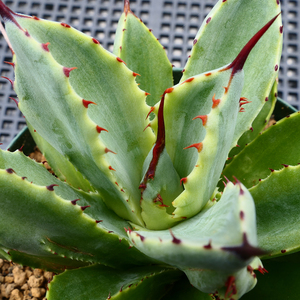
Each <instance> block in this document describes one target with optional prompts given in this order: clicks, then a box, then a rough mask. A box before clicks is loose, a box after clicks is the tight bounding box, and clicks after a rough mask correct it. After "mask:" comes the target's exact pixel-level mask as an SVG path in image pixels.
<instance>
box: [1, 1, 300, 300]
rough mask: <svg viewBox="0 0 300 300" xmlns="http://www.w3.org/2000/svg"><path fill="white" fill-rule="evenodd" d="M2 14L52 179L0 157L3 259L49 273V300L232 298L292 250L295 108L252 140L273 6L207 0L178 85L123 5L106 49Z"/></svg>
mask: <svg viewBox="0 0 300 300" xmlns="http://www.w3.org/2000/svg"><path fill="white" fill-rule="evenodd" d="M0 13H1V15H2V18H3V20H4V22H5V30H4V29H3V30H2V32H3V34H4V36H5V38H6V39H7V41H8V43H9V46H10V48H11V50H12V52H13V62H12V63H10V64H11V65H12V66H13V68H14V71H15V79H14V80H13V81H11V82H12V84H13V87H14V90H15V91H16V93H17V95H18V101H17V102H18V107H19V108H20V110H21V111H22V113H23V114H24V115H25V117H26V121H27V124H28V127H29V129H30V132H31V134H32V136H33V138H34V140H35V142H36V144H37V145H38V147H39V149H41V151H42V153H43V154H44V155H45V157H46V159H47V161H48V163H49V164H50V166H51V168H52V170H53V171H54V173H55V175H56V177H54V176H53V175H52V174H50V173H49V172H48V171H47V170H46V168H45V167H44V166H43V164H39V163H36V162H35V161H33V160H31V159H29V158H28V157H26V156H25V155H24V154H23V153H22V152H21V151H16V152H9V151H1V152H0V154H1V156H0V167H1V170H0V192H1V197H0V254H1V256H2V257H4V258H6V259H8V260H12V261H15V262H18V263H21V264H24V265H30V266H32V267H39V268H43V269H47V270H51V271H54V272H56V273H57V274H59V275H57V276H55V278H54V280H53V281H52V282H51V283H50V285H49V291H48V292H47V296H46V297H47V299H48V300H55V299H120V300H121V299H164V300H167V299H184V298H189V299H212V298H214V299H239V298H240V297H241V296H242V295H244V294H245V293H247V292H248V291H249V290H251V289H252V288H253V287H254V286H255V284H256V281H257V279H256V274H255V273H254V270H259V271H261V272H262V273H264V272H266V271H267V270H266V268H265V267H264V266H263V264H262V262H261V260H260V258H272V257H274V256H279V255H284V256H285V255H286V254H288V253H292V252H296V251H297V250H298V249H299V230H298V228H299V222H300V221H299V218H297V212H298V211H299V208H298V207H299V205H298V199H299V196H298V195H299V191H298V190H299V186H300V185H299V184H297V179H296V178H297V177H299V174H300V173H299V172H300V171H299V166H298V165H297V163H298V162H299V161H300V160H299V151H298V149H299V146H300V145H299V141H300V138H299V133H298V132H297V130H296V129H295V128H297V126H298V128H299V114H297V113H295V114H294V115H291V116H289V118H285V119H284V120H282V121H280V122H278V124H276V126H272V127H271V128H269V129H268V130H266V131H264V132H263V133H262V134H259V133H260V132H261V131H262V130H263V127H264V126H265V120H268V119H269V118H270V116H271V113H272V111H273V108H274V105H275V102H276V77H277V74H278V69H279V61H280V56H281V47H282V31H283V29H282V24H281V16H280V4H279V1H276V0H264V1H262V0H252V1H249V0H227V1H226V0H220V1H219V2H218V3H217V4H216V6H215V7H214V8H213V10H212V11H211V12H210V13H209V15H208V16H207V17H206V18H205V20H204V22H203V24H202V26H201V27H200V30H199V32H198V34H197V36H196V38H195V40H194V45H193V48H192V52H191V55H190V57H189V59H188V61H187V63H186V66H185V68H184V70H183V75H182V78H181V80H180V82H179V83H178V84H176V85H174V83H173V77H172V65H171V63H170V62H169V60H168V59H167V56H166V53H165V50H164V49H163V47H162V46H161V45H160V43H159V42H158V41H157V39H156V38H155V37H154V35H153V33H152V32H151V30H149V29H148V28H147V27H146V26H145V25H144V24H143V22H142V21H141V20H140V19H139V18H138V17H136V16H135V15H134V13H133V12H132V11H131V9H130V6H129V1H128V0H125V2H124V12H123V14H122V16H121V18H120V20H119V24H118V28H117V32H116V39H115V44H114V50H113V54H112V53H110V52H108V51H107V50H105V49H104V48H103V47H102V46H101V45H100V43H99V41H98V40H96V39H95V38H91V37H89V36H87V35H85V34H83V33H81V32H79V31H77V30H76V29H74V28H72V27H71V26H69V25H67V24H65V23H57V22H52V21H48V20H42V19H39V18H37V17H29V16H25V15H21V14H16V13H14V12H12V11H11V10H10V9H9V8H7V7H6V6H5V5H4V4H3V3H2V2H1V4H0ZM237 144H239V145H240V147H238V148H237V147H236V145H237ZM246 144H248V145H247V146H246ZM230 151H231V153H230ZM229 153H230V154H229ZM233 155H235V156H234V158H233V159H232V160H230V161H227V159H228V157H229V156H230V157H232V156H233ZM283 164H284V166H283ZM224 165H225V168H224ZM270 169H271V170H270ZM222 172H223V173H222ZM221 174H223V175H221ZM221 176H223V177H222V178H221V179H220V177H221ZM227 178H228V179H227ZM259 179H263V180H261V181H259ZM223 181H224V182H225V184H223ZM231 181H233V182H234V183H232V182H231ZM224 186H225V187H224ZM248 189H249V190H248ZM291 211H293V213H290V212H291ZM8 224H10V225H8ZM12 225H13V226H12ZM259 257H260V258H259ZM275 273H276V272H275ZM268 276H269V274H268ZM261 277H262V276H261ZM265 277H266V276H265ZM270 278H271V279H272V278H273V279H274V278H275V279H274V280H275V281H276V278H277V277H276V276H275V277H272V276H271V277H270ZM273 279H272V280H273ZM275 290H276V289H274V291H275ZM254 292H255V289H254ZM251 293H252V292H251ZM251 293H250V295H251Z"/></svg>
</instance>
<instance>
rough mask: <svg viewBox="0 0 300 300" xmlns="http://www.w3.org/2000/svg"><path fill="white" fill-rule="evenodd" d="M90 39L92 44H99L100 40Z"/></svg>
mask: <svg viewBox="0 0 300 300" xmlns="http://www.w3.org/2000/svg"><path fill="white" fill-rule="evenodd" d="M92 41H93V43H94V44H97V45H99V44H100V42H99V41H98V40H96V39H95V38H92Z"/></svg>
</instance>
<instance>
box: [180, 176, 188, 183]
mask: <svg viewBox="0 0 300 300" xmlns="http://www.w3.org/2000/svg"><path fill="white" fill-rule="evenodd" d="M186 183H187V177H183V178H181V179H180V185H182V184H186Z"/></svg>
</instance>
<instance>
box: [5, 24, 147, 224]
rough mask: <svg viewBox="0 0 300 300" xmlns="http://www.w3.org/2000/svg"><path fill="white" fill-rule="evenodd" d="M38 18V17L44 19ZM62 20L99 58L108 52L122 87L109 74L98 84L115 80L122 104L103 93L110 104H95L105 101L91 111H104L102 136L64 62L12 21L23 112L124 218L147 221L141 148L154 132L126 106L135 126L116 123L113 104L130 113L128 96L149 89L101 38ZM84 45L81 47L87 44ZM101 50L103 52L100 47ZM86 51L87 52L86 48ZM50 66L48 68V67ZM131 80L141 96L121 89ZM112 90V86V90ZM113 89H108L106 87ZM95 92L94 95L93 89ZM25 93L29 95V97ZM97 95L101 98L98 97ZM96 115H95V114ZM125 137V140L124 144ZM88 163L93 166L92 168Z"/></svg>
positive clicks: (109, 62) (19, 92) (102, 112)
mask: <svg viewBox="0 0 300 300" xmlns="http://www.w3.org/2000/svg"><path fill="white" fill-rule="evenodd" d="M22 19H28V18H22ZM34 21H36V22H39V21H41V20H38V21H37V20H34ZM52 23H54V22H52ZM52 23H51V24H52ZM57 26H60V27H58V28H59V29H60V30H61V29H63V30H69V31H74V34H75V36H76V37H77V35H80V36H79V37H77V39H78V38H81V39H83V40H84V41H85V43H88V44H89V51H90V52H91V53H92V54H94V56H96V57H97V58H98V59H99V57H101V56H100V55H101V54H102V55H103V56H104V55H105V56H104V57H105V59H104V61H105V62H106V63H107V64H109V65H110V69H113V70H114V72H117V73H118V76H117V77H119V78H120V80H121V81H122V83H120V86H119V87H117V86H116V82H114V81H112V79H110V82H111V83H110V84H108V82H105V80H101V79H100V82H99V84H96V86H97V88H98V89H99V87H101V86H105V89H107V88H108V87H109V86H111V85H113V86H114V88H113V87H111V90H112V91H114V92H115V95H119V100H120V101H122V103H120V101H119V103H118V105H117V103H116V102H113V101H112V100H111V99H110V100H109V101H107V100H106V99H105V97H103V98H101V99H102V101H105V103H106V104H107V105H106V109H104V108H105V104H104V105H100V103H98V104H99V105H94V107H101V110H102V111H101V113H100V112H99V109H97V111H94V112H93V114H92V116H94V117H95V118H98V117H97V116H96V113H98V114H101V116H102V117H103V118H102V119H101V120H102V122H101V125H102V126H105V127H106V128H107V130H108V131H110V132H109V133H106V132H104V133H102V134H101V133H100V135H101V137H103V138H102V140H100V139H99V137H98V136H99V132H101V131H102V129H103V128H102V127H98V125H99V123H94V122H93V121H91V120H90V118H89V116H88V115H87V111H86V110H87V109H86V108H85V106H84V105H83V102H82V98H81V97H80V96H79V95H77V94H76V92H75V91H74V90H73V88H72V86H71V85H70V84H69V78H68V77H67V76H65V74H64V72H63V67H62V66H61V65H60V64H58V63H56V62H55V60H54V58H53V57H52V55H51V53H50V52H48V51H45V50H44V49H43V48H42V47H41V44H40V43H38V42H36V41H35V40H34V39H33V38H32V37H28V36H26V34H24V31H23V30H20V29H19V28H18V27H17V26H16V25H15V24H14V23H12V22H8V23H7V31H8V32H9V33H10V35H11V38H10V39H11V43H12V44H13V45H14V44H15V48H14V51H15V53H16V59H17V63H16V67H15V69H16V82H15V89H16V91H17V93H18V95H19V98H20V104H19V107H20V109H21V110H22V111H23V113H24V114H26V116H27V119H28V121H29V123H30V124H31V125H32V126H33V127H34V128H35V129H36V130H37V132H38V133H39V134H40V135H41V136H42V137H43V138H45V139H46V140H47V141H51V144H52V145H53V147H54V148H56V149H57V150H58V151H59V152H61V153H62V154H64V155H65V156H66V157H68V159H69V160H70V162H71V163H72V164H74V166H75V167H76V168H77V169H78V170H79V171H80V172H81V173H82V174H83V175H84V176H85V177H86V178H87V179H88V180H89V181H90V183H91V184H92V185H93V186H94V187H95V188H97V189H98V190H100V192H101V193H102V196H103V199H104V200H105V201H106V203H107V205H108V206H109V207H112V208H113V209H114V210H115V211H116V212H117V213H118V214H119V215H121V216H122V217H124V218H125V219H130V220H131V221H134V222H135V223H137V224H142V223H141V222H142V221H141V219H140V216H139V198H140V192H139V190H138V184H139V180H140V169H141V168H142V162H143V160H144V157H143V154H141V152H142V151H140V147H139V144H140V145H142V146H141V148H147V146H151V144H150V143H151V133H149V131H148V133H149V134H150V138H149V134H147V133H146V132H143V131H142V129H144V127H145V126H144V125H145V120H144V117H143V115H142V114H139V118H136V115H135V116H131V117H130V116H128V115H127V114H126V115H125V112H124V113H123V112H122V113H120V115H123V117H124V118H125V116H126V120H127V121H126V122H127V125H128V126H130V128H135V129H132V130H131V129H129V128H127V126H126V125H125V124H126V122H125V121H124V122H123V121H122V118H119V121H120V122H121V123H122V124H121V125H119V126H118V127H117V128H116V124H114V123H112V120H111V118H110V117H109V115H110V112H109V110H110V109H112V110H115V109H122V108H124V110H125V111H126V110H127V112H128V113H133V112H130V108H129V103H126V100H129V99H130V100H132V99H135V101H138V100H139V102H140V103H141V105H142V102H143V99H144V97H145V95H144V93H143V92H142V91H141V90H139V89H138V88H137V86H136V83H135V82H134V76H132V72H131V71H129V70H128V69H127V68H126V67H125V65H124V64H123V63H121V62H119V61H118V60H117V59H116V57H114V56H113V55H111V54H108V52H105V53H102V52H104V50H102V48H101V47H100V46H99V45H98V44H95V43H94V42H93V41H92V40H91V39H90V38H88V37H86V36H84V35H83V34H78V33H77V32H76V31H75V30H73V29H71V28H65V27H64V26H61V25H60V24H59V23H55V24H53V26H52V27H55V28H54V29H57V28H56V27H57ZM52 30H53V29H52ZM49 31H50V30H49ZM68 34H69V33H68ZM65 35H66V34H65ZM63 37H64V36H63V35H62V38H63ZM21 41H23V43H25V44H26V45H27V46H25V47H23V46H20V45H19V42H21ZM28 42H29V43H28ZM65 42H66V41H65ZM82 43H83V42H82ZM21 44H22V42H21ZM80 50H81V52H82V51H83V50H84V49H80ZM98 51H99V52H100V53H98ZM81 54H82V55H83V53H81ZM85 55H86V53H85ZM103 56H102V57H103ZM18 57H19V58H20V61H19V60H18ZM36 57H40V63H36V64H34V66H32V65H31V63H30V61H34V59H35V58H36ZM72 57H74V55H72ZM46 66H47V68H45V67H46ZM93 67H94V68H95V65H93ZM98 67H99V66H98ZM28 69H31V72H30V73H28V72H27V70H28ZM33 70H34V71H33ZM32 72H33V73H32ZM73 72H75V71H73ZM95 72H96V70H94V71H93V72H91V74H94V75H95ZM124 73H125V74H124ZM50 74H51V75H50ZM94 75H93V76H94ZM122 75H123V76H122ZM41 78H43V79H44V80H43V81H42V82H41V80H40V79H41ZM110 78H111V77H110ZM125 78H127V79H128V82H127V83H126V82H125V81H126V80H125ZM80 84H81V85H82V84H83V83H82V82H80ZM33 85H37V86H39V89H37V90H36V91H35V92H34V93H33V90H32V88H30V87H32V86H33ZM77 85H78V84H77V83H76V86H77ZM129 86H131V87H132V89H133V90H134V87H135V86H136V89H137V90H136V93H137V94H136V97H134V98H132V93H128V92H127V99H126V97H125V95H126V92H125V91H124V93H123V92H120V87H121V88H122V87H123V88H125V89H126V90H127V91H128V87H129ZM49 88H50V91H51V92H50V93H49V92H47V91H48V89H49ZM94 89H95V87H94ZM111 90H109V91H110V92H111ZM117 90H118V91H117ZM82 91H83V94H84V92H85V91H86V87H85V88H84V89H82ZM109 91H108V90H106V93H108V92H109ZM101 94H102V93H99V91H98V93H96V92H95V93H93V95H101ZM45 95H47V96H45ZM104 95H105V93H104ZM84 96H88V95H84ZM90 96H91V97H92V95H90ZM106 96H108V95H106ZM100 97H101V96H100ZM25 99H26V100H28V99H30V100H29V101H26V100H25ZM62 99H63V100H62ZM92 100H94V102H95V103H97V102H98V100H99V99H92ZM116 101H117V100H116ZM41 102H44V103H47V104H45V105H47V107H48V110H47V111H45V110H44V109H43V108H42V107H43V106H42V105H41ZM37 103H38V104H37ZM109 104H110V105H109ZM37 106H38V107H40V109H37V110H36V111H35V112H34V113H33V107H34V108H36V107H37ZM130 106H133V107H135V108H136V109H137V108H138V105H137V106H136V105H134V103H131V104H130ZM142 110H143V109H142V108H141V109H140V110H139V112H140V111H142ZM51 112H52V113H51ZM62 112H63V113H62ZM103 115H104V116H103ZM37 116H38V117H37ZM91 118H92V119H94V118H93V117H91ZM46 120H49V121H46ZM75 120H76V122H75ZM104 120H105V121H104ZM129 120H130V121H132V120H136V122H129ZM138 120H140V121H141V122H142V123H143V126H141V127H140V126H138V124H137V123H138V122H139V121H138ZM106 122H107V123H106ZM45 124H51V125H45ZM97 124H98V125H97ZM140 124H141V123H140ZM106 125H107V126H106ZM49 126H50V127H52V128H53V131H50V132H49V130H48V128H49ZM106 128H105V129H106ZM138 128H140V132H139V133H138V138H137V137H136V136H135V135H134V134H133V132H136V131H138ZM120 130H125V132H120ZM149 130H150V129H149ZM97 131H98V132H97ZM150 131H151V130H150ZM105 135H106V137H108V136H110V137H108V139H106V138H105ZM118 136H119V137H120V136H122V139H121V141H119V142H118ZM124 136H127V137H128V138H124ZM147 137H148V139H147ZM62 139H63V140H64V142H63V143H61V140H62ZM122 142H125V144H123V143H122ZM112 143H113V145H112ZM111 149H112V150H111ZM149 149H150V147H149ZM110 150H111V151H113V152H114V151H118V152H117V153H118V155H115V154H113V153H109V152H110ZM148 151H149V150H148ZM78 153H81V155H78ZM145 155H146V153H145ZM139 157H140V158H139ZM139 160H140V162H141V167H140V169H139V167H138V162H139ZM130 161H134V163H133V162H132V164H130ZM132 165H136V167H135V168H132V167H131V166H132ZM87 166H89V167H88V168H87ZM110 167H111V168H113V169H114V170H117V172H115V174H113V173H114V172H113V170H111V168H110ZM118 170H119V171H118ZM130 171H132V173H131V174H130V175H129V174H128V173H127V172H130ZM117 173H118V174H120V176H117V175H116V174H117ZM126 174H127V175H126ZM125 175H126V176H125ZM135 181H136V184H135ZM115 182H118V184H119V186H120V187H118V186H116V184H115ZM126 182H127V183H128V184H126V191H125V192H124V193H123V192H122V191H121V190H122V189H123V190H125V187H123V184H125V183H126ZM129 192H131V193H129ZM129 195H130V196H129ZM129 197H131V198H130V201H129V203H128V202H126V200H128V198H129ZM137 197H138V198H137ZM132 211H134V212H132Z"/></svg>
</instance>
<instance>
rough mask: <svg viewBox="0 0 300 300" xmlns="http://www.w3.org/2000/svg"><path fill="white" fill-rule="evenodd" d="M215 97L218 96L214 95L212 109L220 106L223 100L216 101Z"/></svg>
mask: <svg viewBox="0 0 300 300" xmlns="http://www.w3.org/2000/svg"><path fill="white" fill-rule="evenodd" d="M215 97H216V94H214V95H213V97H212V102H213V104H212V108H216V107H217V106H218V105H219V104H220V101H221V99H216V98H215Z"/></svg>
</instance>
